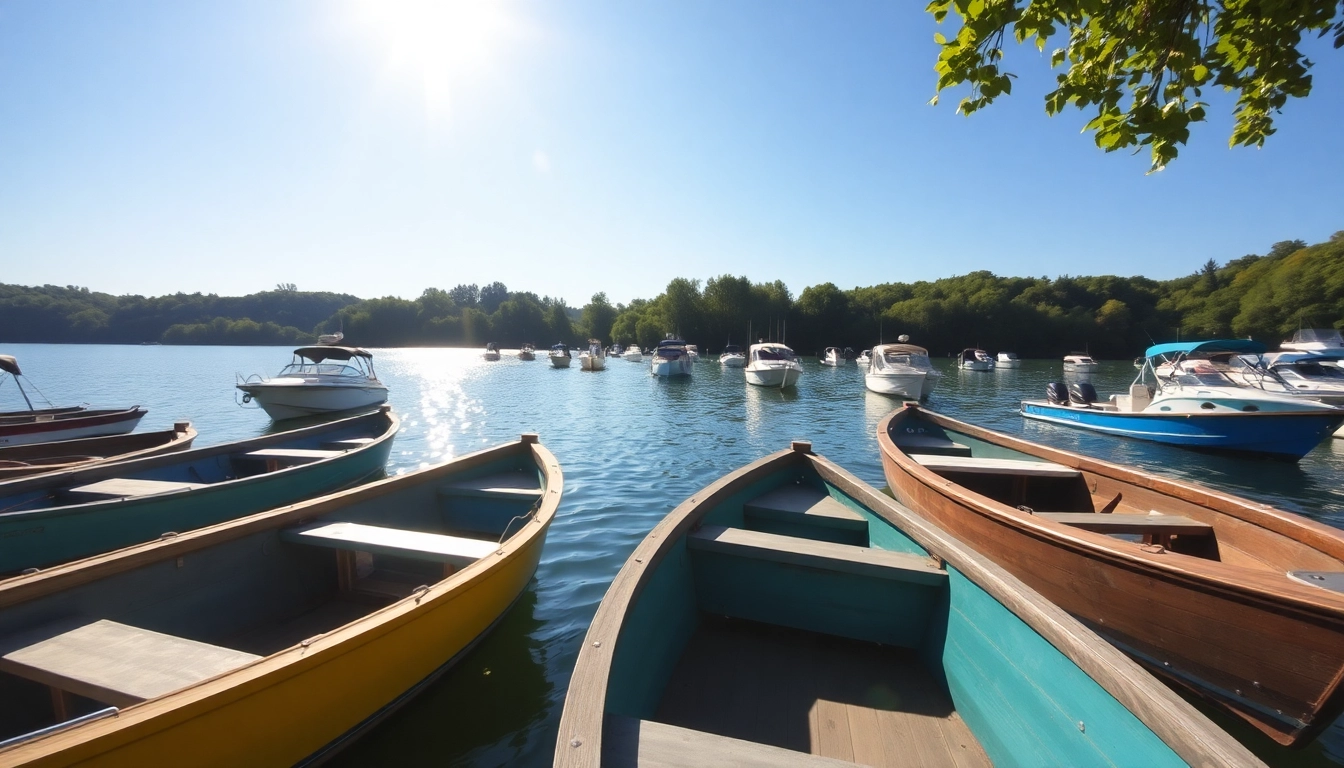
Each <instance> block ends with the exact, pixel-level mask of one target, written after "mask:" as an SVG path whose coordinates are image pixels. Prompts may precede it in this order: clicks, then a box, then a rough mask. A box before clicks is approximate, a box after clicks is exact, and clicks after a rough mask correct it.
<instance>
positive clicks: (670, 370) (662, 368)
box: [649, 339, 691, 377]
mask: <svg viewBox="0 0 1344 768" xmlns="http://www.w3.org/2000/svg"><path fill="white" fill-rule="evenodd" d="M649 360H650V363H649V373H650V374H652V375H654V376H662V377H674V376H690V375H691V358H690V357H689V356H688V355H687V354H686V342H684V341H682V340H680V339H665V340H663V341H660V342H658V347H657V348H656V349H654V350H653V353H652V354H651V355H650V357H649Z"/></svg>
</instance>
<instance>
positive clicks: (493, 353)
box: [481, 341, 499, 360]
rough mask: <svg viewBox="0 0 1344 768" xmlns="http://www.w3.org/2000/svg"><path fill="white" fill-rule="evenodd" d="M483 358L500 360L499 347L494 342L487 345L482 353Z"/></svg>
mask: <svg viewBox="0 0 1344 768" xmlns="http://www.w3.org/2000/svg"><path fill="white" fill-rule="evenodd" d="M481 357H483V358H485V359H486V360H498V359H499V345H498V344H496V343H495V342H493V341H492V342H490V343H489V344H486V345H485V351H484V352H482V353H481Z"/></svg>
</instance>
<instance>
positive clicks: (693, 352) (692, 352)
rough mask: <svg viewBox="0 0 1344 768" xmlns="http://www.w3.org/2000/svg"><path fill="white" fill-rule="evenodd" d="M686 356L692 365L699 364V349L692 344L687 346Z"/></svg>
mask: <svg viewBox="0 0 1344 768" xmlns="http://www.w3.org/2000/svg"><path fill="white" fill-rule="evenodd" d="M686 356H687V357H689V358H690V359H691V362H692V363H698V362H700V348H699V347H697V346H696V345H694V344H687V345H686Z"/></svg>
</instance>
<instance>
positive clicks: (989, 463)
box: [909, 453, 1081, 477]
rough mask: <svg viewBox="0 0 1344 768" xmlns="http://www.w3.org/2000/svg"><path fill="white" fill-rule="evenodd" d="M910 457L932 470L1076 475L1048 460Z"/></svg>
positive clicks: (999, 473)
mask: <svg viewBox="0 0 1344 768" xmlns="http://www.w3.org/2000/svg"><path fill="white" fill-rule="evenodd" d="M909 456H910V458H912V459H914V460H915V461H917V462H919V463H920V464H921V465H922V466H924V467H927V468H928V469H931V470H933V471H934V472H972V473H975V474H982V475H1017V476H1020V477H1078V476H1079V475H1080V474H1081V473H1080V472H1079V471H1078V470H1076V469H1074V468H1073V467H1066V466H1064V465H1063V464H1053V463H1051V462H1048V461H1023V460H1020V459H982V458H975V457H971V456H933V455H930V454H925V453H912V454H909Z"/></svg>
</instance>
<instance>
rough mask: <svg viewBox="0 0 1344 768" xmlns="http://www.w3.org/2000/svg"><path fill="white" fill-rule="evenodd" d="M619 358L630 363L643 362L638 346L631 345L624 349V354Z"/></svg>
mask: <svg viewBox="0 0 1344 768" xmlns="http://www.w3.org/2000/svg"><path fill="white" fill-rule="evenodd" d="M621 357H623V358H625V359H626V360H629V361H630V362H632V363H640V362H643V361H644V353H643V352H641V351H640V349H639V345H638V344H631V345H630V346H628V347H626V348H625V353H624V354H622V355H621Z"/></svg>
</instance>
